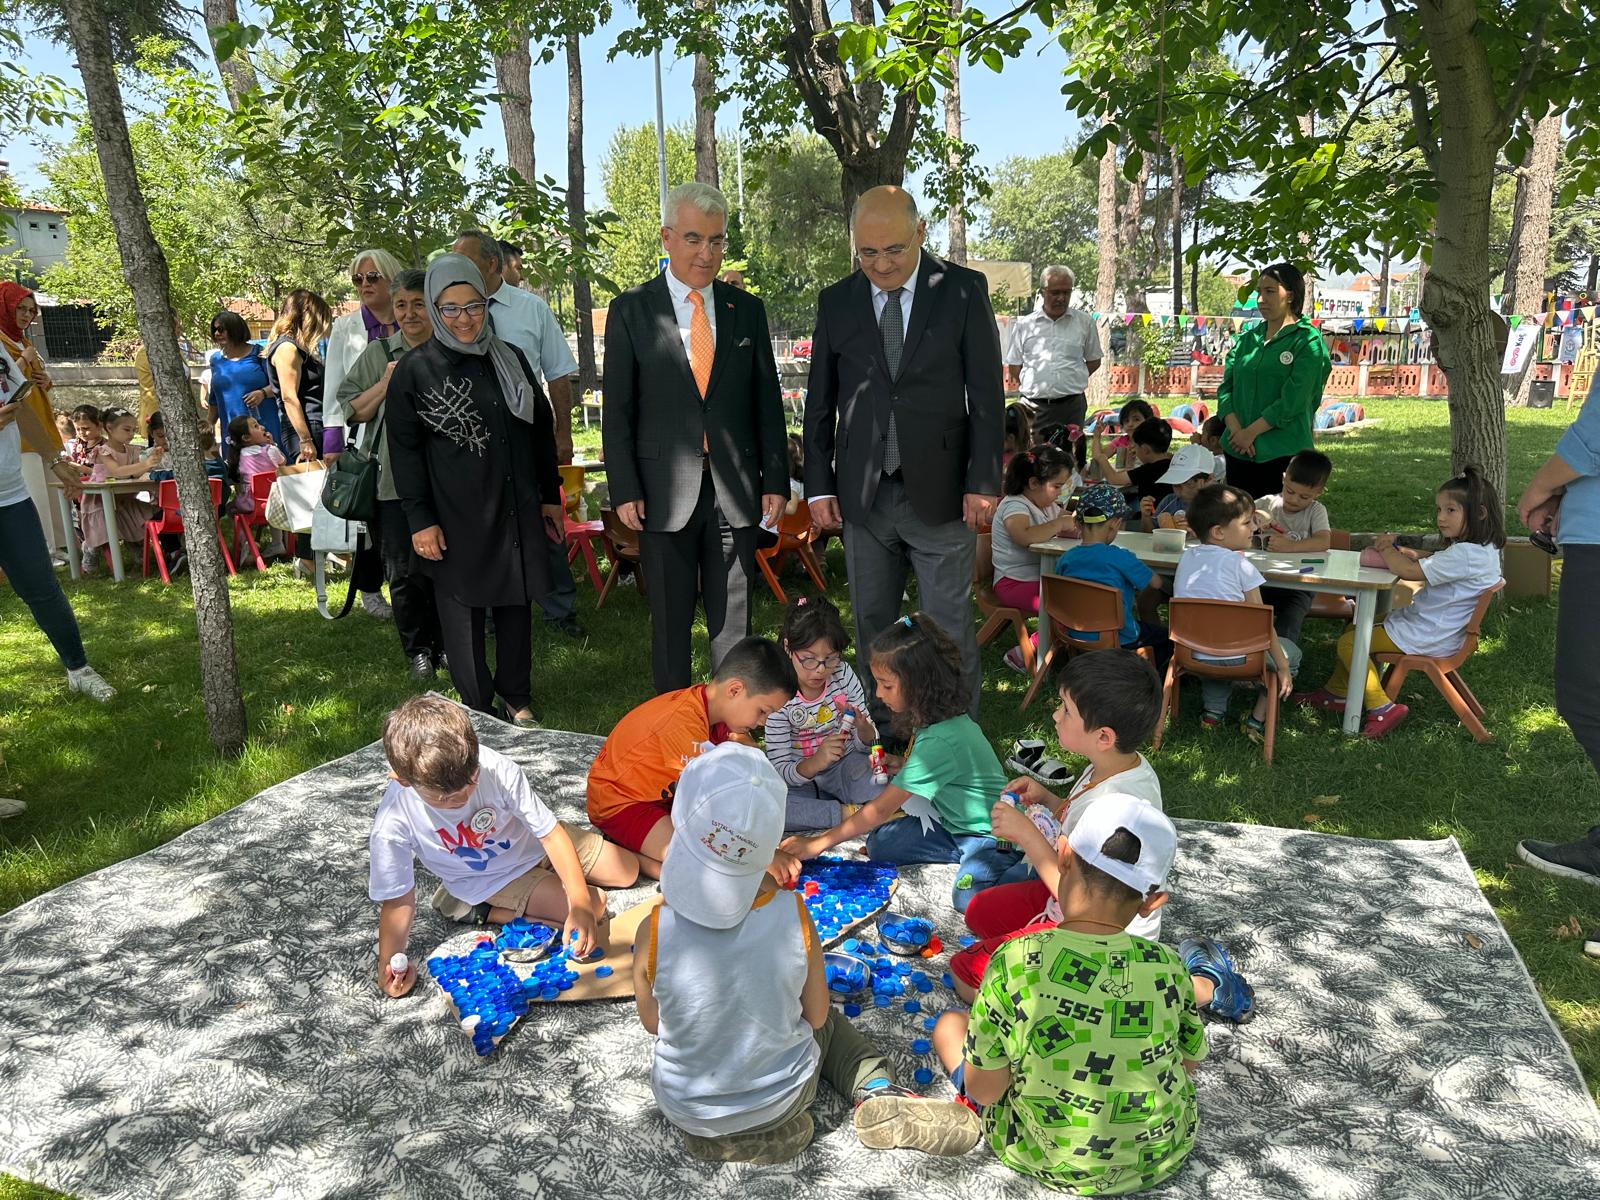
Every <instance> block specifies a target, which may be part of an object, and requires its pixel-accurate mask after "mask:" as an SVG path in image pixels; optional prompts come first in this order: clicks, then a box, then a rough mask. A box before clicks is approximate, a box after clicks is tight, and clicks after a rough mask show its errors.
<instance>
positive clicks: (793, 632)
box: [762, 596, 881, 829]
mask: <svg viewBox="0 0 1600 1200" xmlns="http://www.w3.org/2000/svg"><path fill="white" fill-rule="evenodd" d="M778 640H779V642H780V643H781V644H782V646H783V649H784V653H786V654H787V655H788V656H789V661H790V663H791V664H793V666H794V673H795V678H796V679H797V680H798V682H799V687H798V688H796V690H795V693H794V695H793V696H791V697H789V700H788V701H787V703H785V704H784V705H783V706H782V707H781V708H779V709H777V710H776V711H775V712H773V713H772V714H771V715H770V716H769V717H768V718H767V727H766V735H765V737H764V738H763V739H762V741H763V744H764V745H765V747H766V751H767V758H768V759H770V760H771V762H772V765H773V767H774V768H776V769H777V772H778V776H779V778H781V779H782V780H783V782H784V783H785V784H786V785H787V786H788V789H789V795H788V799H787V801H786V803H785V817H784V825H783V827H784V828H785V829H826V828H828V827H829V826H830V825H837V824H838V823H839V822H840V821H841V820H843V819H844V818H845V817H847V816H849V815H851V814H852V813H854V812H855V811H856V810H857V809H859V808H860V807H861V806H862V805H863V804H865V803H866V802H867V801H868V800H871V799H872V798H873V797H874V796H876V795H877V794H878V792H879V791H880V790H881V789H880V788H879V786H878V785H877V784H875V783H873V782H872V759H871V754H870V753H869V752H870V750H871V749H872V744H873V742H875V741H877V740H878V731H877V728H876V727H875V726H874V725H873V723H872V718H871V717H869V716H868V715H867V693H866V690H865V689H864V688H863V687H862V686H861V680H860V679H859V678H858V677H857V676H856V673H855V671H854V669H852V668H851V666H850V664H849V663H847V662H846V661H845V660H844V652H845V651H846V650H847V649H849V648H850V635H849V634H847V633H846V632H845V627H844V620H843V618H841V617H840V616H839V610H838V609H837V608H835V607H834V606H833V602H832V601H831V600H829V599H828V598H827V597H826V596H799V597H797V598H796V599H794V600H792V601H790V603H789V607H788V609H787V610H786V611H785V612H784V615H783V626H782V628H781V629H780V630H779V637H778Z"/></svg>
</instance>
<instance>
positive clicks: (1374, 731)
mask: <svg viewBox="0 0 1600 1200" xmlns="http://www.w3.org/2000/svg"><path fill="white" fill-rule="evenodd" d="M1410 711H1411V710H1410V709H1409V708H1407V707H1406V706H1405V705H1404V704H1391V705H1389V707H1388V708H1386V709H1384V710H1383V711H1382V712H1376V713H1373V714H1372V715H1371V716H1369V717H1368V718H1367V719H1366V721H1365V722H1364V723H1363V724H1362V726H1361V736H1362V737H1364V738H1371V739H1372V740H1373V741H1376V740H1377V739H1379V738H1381V737H1383V736H1384V735H1385V734H1387V733H1388V732H1389V731H1390V730H1391V729H1393V728H1394V727H1395V726H1396V725H1398V724H1400V722H1401V721H1404V720H1405V719H1406V714H1407V713H1408V712H1410Z"/></svg>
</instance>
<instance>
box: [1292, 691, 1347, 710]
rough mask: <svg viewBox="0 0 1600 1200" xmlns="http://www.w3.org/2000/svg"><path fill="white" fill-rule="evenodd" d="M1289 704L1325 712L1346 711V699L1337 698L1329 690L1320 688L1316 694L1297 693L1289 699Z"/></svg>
mask: <svg viewBox="0 0 1600 1200" xmlns="http://www.w3.org/2000/svg"><path fill="white" fill-rule="evenodd" d="M1289 703H1290V704H1303V705H1305V706H1306V707H1307V708H1320V709H1321V710H1322V711H1323V712H1343V711H1344V697H1343V696H1335V695H1334V694H1333V693H1332V692H1330V691H1329V690H1328V689H1327V688H1318V689H1317V690H1316V691H1314V692H1295V693H1293V694H1292V695H1291V696H1290V697H1289Z"/></svg>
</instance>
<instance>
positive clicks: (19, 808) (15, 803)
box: [0, 796, 28, 821]
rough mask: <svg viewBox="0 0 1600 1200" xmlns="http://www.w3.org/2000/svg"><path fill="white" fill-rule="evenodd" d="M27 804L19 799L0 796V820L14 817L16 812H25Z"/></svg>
mask: <svg viewBox="0 0 1600 1200" xmlns="http://www.w3.org/2000/svg"><path fill="white" fill-rule="evenodd" d="M27 808H28V806H27V805H26V804H24V803H23V802H22V801H21V800H8V799H6V798H5V797H3V796H0V821H3V820H4V819H5V818H7V817H14V816H16V815H17V814H18V813H22V812H26V811H27Z"/></svg>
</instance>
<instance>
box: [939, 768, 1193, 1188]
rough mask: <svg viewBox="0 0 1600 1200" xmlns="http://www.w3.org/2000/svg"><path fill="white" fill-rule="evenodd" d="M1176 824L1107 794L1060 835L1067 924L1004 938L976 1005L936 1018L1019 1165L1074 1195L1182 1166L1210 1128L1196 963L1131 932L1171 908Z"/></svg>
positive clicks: (961, 1071)
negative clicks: (1203, 1120) (1200, 1090)
mask: <svg viewBox="0 0 1600 1200" xmlns="http://www.w3.org/2000/svg"><path fill="white" fill-rule="evenodd" d="M1177 843H1178V834H1177V831H1176V830H1175V829H1174V828H1173V826H1172V822H1171V821H1169V820H1167V818H1166V817H1165V816H1164V815H1163V814H1162V813H1161V811H1160V810H1159V809H1157V808H1156V807H1155V806H1154V805H1152V804H1150V803H1149V802H1148V801H1144V800H1139V799H1136V798H1135V797H1133V796H1105V797H1102V798H1100V799H1099V800H1097V801H1096V802H1095V803H1094V804H1093V805H1091V806H1090V807H1089V808H1088V810H1087V811H1085V813H1084V814H1083V817H1082V819H1081V820H1080V821H1079V822H1078V824H1077V825H1076V826H1075V827H1074V828H1073V830H1072V832H1071V833H1070V834H1068V835H1067V836H1066V837H1064V838H1061V839H1060V840H1059V842H1058V848H1059V852H1060V855H1061V885H1060V893H1059V899H1060V902H1061V909H1062V912H1063V914H1064V916H1063V919H1062V921H1061V923H1060V925H1059V926H1057V927H1056V928H1055V929H1049V930H1044V931H1042V932H1039V933H1032V934H1026V935H1024V936H1022V937H1019V938H1015V939H1013V940H1012V941H1009V942H1007V943H1005V944H1004V945H1003V946H1001V947H1000V948H999V949H998V950H997V951H996V952H995V954H994V956H993V957H992V958H991V959H990V960H989V967H988V970H987V971H985V972H984V976H983V983H982V984H981V985H980V986H979V988H978V995H977V999H976V1000H975V1001H974V1002H973V1005H972V1012H971V1014H970V1016H969V1014H967V1013H963V1012H960V1011H951V1012H947V1013H945V1014H944V1016H943V1017H941V1018H940V1019H939V1024H938V1026H937V1027H936V1028H935V1030H934V1035H933V1043H934V1048H935V1049H936V1050H937V1051H938V1054H939V1057H940V1059H941V1061H943V1063H944V1065H945V1068H946V1069H947V1070H949V1071H950V1073H951V1081H952V1082H953V1083H955V1085H956V1087H957V1089H958V1090H959V1091H961V1093H962V1094H963V1095H964V1096H965V1097H966V1098H967V1100H968V1101H969V1102H970V1103H972V1104H973V1105H974V1106H979V1105H981V1106H984V1108H983V1109H982V1111H983V1116H984V1125H985V1131H986V1133H987V1134H988V1138H989V1145H990V1148H991V1149H993V1150H994V1152H995V1154H996V1156H997V1157H998V1158H999V1159H1000V1161H1001V1162H1003V1163H1004V1164H1005V1165H1006V1166H1008V1167H1010V1168H1011V1169H1012V1170H1014V1171H1020V1172H1022V1173H1023V1174H1025V1175H1028V1176H1031V1177H1032V1178H1034V1179H1037V1180H1038V1181H1039V1182H1040V1183H1043V1184H1046V1185H1048V1186H1051V1187H1057V1188H1062V1189H1067V1190H1071V1191H1072V1192H1073V1193H1074V1194H1076V1195H1084V1196H1116V1195H1122V1194H1125V1193H1128V1192H1137V1191H1143V1190H1144V1189H1145V1188H1149V1187H1154V1186H1155V1185H1156V1184H1158V1183H1161V1182H1162V1181H1163V1180H1165V1179H1167V1178H1169V1177H1170V1176H1172V1175H1174V1174H1175V1173H1176V1172H1177V1171H1178V1169H1179V1168H1180V1167H1181V1166H1182V1165H1183V1160H1184V1159H1185V1158H1186V1157H1187V1156H1188V1154H1189V1151H1190V1150H1191V1149H1193V1148H1194V1137H1195V1127H1196V1125H1197V1123H1198V1114H1197V1112H1196V1103H1195V1092H1194V1084H1193V1083H1192V1082H1191V1081H1190V1079H1189V1072H1190V1070H1192V1069H1193V1067H1194V1066H1195V1064H1196V1063H1198V1062H1199V1061H1200V1060H1201V1059H1203V1058H1204V1057H1205V1056H1206V1037H1205V1031H1204V1030H1203V1029H1202V1027H1201V1024H1200V1015H1199V1013H1198V1012H1197V1010H1196V1008H1195V1001H1194V987H1193V985H1192V984H1191V983H1190V981H1189V970H1188V968H1187V967H1185V966H1184V965H1183V962H1182V960H1181V959H1179V957H1178V955H1177V953H1176V952H1175V951H1173V950H1171V949H1170V948H1168V947H1166V946H1163V945H1161V944H1159V943H1157V942H1150V941H1146V940H1145V939H1143V938H1139V937H1134V936H1133V935H1132V934H1129V933H1125V932H1123V930H1124V927H1125V926H1126V925H1127V924H1128V922H1129V921H1130V920H1132V919H1133V918H1134V917H1135V916H1138V915H1144V916H1148V915H1149V914H1151V913H1153V912H1155V910H1156V909H1158V908H1160V907H1161V905H1163V904H1164V903H1166V900H1167V893H1166V891H1165V890H1164V884H1165V880H1166V876H1167V872H1168V871H1170V870H1171V869H1172V860H1173V856H1174V854H1175V853H1176V850H1177Z"/></svg>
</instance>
